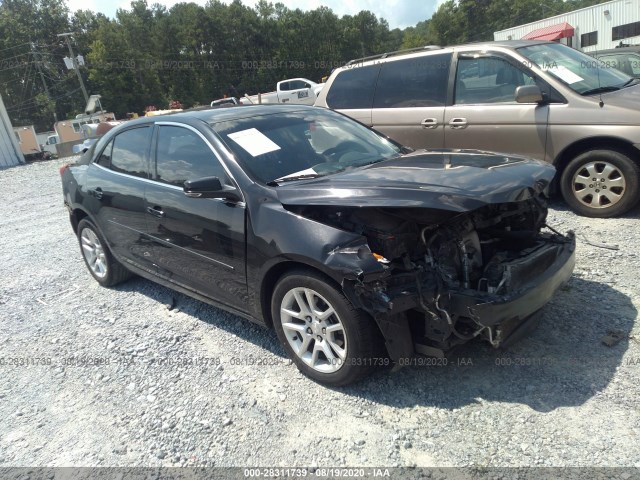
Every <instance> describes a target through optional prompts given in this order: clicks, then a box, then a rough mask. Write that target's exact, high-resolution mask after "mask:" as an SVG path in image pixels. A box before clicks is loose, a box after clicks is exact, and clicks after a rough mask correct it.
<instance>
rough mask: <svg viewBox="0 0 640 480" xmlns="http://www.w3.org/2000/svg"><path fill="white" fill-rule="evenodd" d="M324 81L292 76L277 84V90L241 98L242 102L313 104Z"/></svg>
mask: <svg viewBox="0 0 640 480" xmlns="http://www.w3.org/2000/svg"><path fill="white" fill-rule="evenodd" d="M322 87H324V84H323V83H316V82H313V81H311V80H309V79H306V78H290V79H287V80H282V81H281V82H278V84H277V85H276V91H275V92H269V93H261V94H258V95H252V96H249V95H245V96H244V97H242V98H240V103H242V104H245V105H246V104H251V103H299V104H303V105H313V103H314V102H315V101H316V97H317V96H318V93H320V90H322Z"/></svg>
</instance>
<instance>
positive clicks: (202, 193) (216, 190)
mask: <svg viewBox="0 0 640 480" xmlns="http://www.w3.org/2000/svg"><path fill="white" fill-rule="evenodd" d="M183 190H184V194H185V195H186V196H187V197H192V198H224V199H226V200H230V201H233V202H237V201H239V200H242V197H241V196H240V194H239V193H238V190H237V189H235V188H234V187H229V186H228V185H222V182H220V179H219V178H218V177H203V178H196V179H194V180H187V181H186V182H184V187H183Z"/></svg>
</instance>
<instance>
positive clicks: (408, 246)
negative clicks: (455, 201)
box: [290, 197, 575, 357]
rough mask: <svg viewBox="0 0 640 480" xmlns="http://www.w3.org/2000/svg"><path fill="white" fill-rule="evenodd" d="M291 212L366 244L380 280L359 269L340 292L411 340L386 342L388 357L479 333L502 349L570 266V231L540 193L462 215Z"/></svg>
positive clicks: (441, 347) (434, 349) (442, 346)
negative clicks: (556, 226)
mask: <svg viewBox="0 0 640 480" xmlns="http://www.w3.org/2000/svg"><path fill="white" fill-rule="evenodd" d="M290 209H291V210H294V211H295V212H296V213H298V214H300V215H302V216H304V217H307V218H310V219H313V220H315V221H318V222H321V223H324V224H328V225H331V226H333V227H336V228H340V229H342V230H347V231H350V232H353V233H357V234H361V235H362V236H364V237H365V238H366V240H367V244H368V247H369V249H370V252H371V254H372V255H373V256H374V257H375V258H376V259H377V261H378V262H379V264H380V265H382V267H383V269H384V274H383V275H381V276H379V277H378V278H377V279H375V280H373V281H367V280H366V275H365V273H366V272H362V274H360V275H359V276H357V277H356V278H355V279H353V280H352V279H346V278H345V280H344V281H343V284H342V287H343V290H344V292H345V295H347V297H348V298H349V299H350V301H351V302H352V303H353V304H354V305H356V306H357V307H360V308H362V309H364V310H365V311H367V312H369V313H370V314H371V315H372V316H373V317H374V318H375V319H376V321H377V322H378V325H379V326H380V328H381V330H382V331H383V333H384V334H385V335H384V336H385V338H387V339H390V338H391V339H394V338H398V339H400V338H405V339H406V338H407V337H409V338H410V339H411V340H410V342H411V345H409V344H408V343H407V341H406V340H405V341H404V344H400V343H402V341H401V340H397V341H396V340H392V341H391V342H390V341H389V340H388V341H387V342H388V344H387V347H388V350H389V353H390V355H391V356H392V357H394V356H402V355H406V354H409V353H410V352H412V353H423V354H428V355H436V356H439V355H442V354H443V353H444V352H445V351H446V350H449V349H450V348H451V347H453V346H455V345H458V344H461V343H464V342H466V341H468V340H470V339H472V338H475V337H478V336H481V337H482V338H484V339H486V340H488V341H489V342H490V343H491V344H492V345H494V346H496V347H497V346H500V345H502V344H504V343H505V340H506V339H507V338H509V337H511V336H515V335H512V334H514V333H515V332H516V330H519V329H520V327H522V326H523V325H524V324H525V323H527V321H528V320H533V317H535V316H536V315H535V314H536V313H537V312H538V310H540V308H542V306H543V305H544V304H545V303H546V302H547V301H548V299H549V298H550V295H551V294H552V293H553V292H552V291H555V290H556V289H557V288H559V287H560V286H561V285H562V283H564V282H566V281H567V280H568V278H569V277H570V275H571V272H572V270H573V264H574V263H573V255H574V250H575V239H574V236H573V233H572V232H569V233H568V234H567V235H562V234H560V233H558V232H556V231H555V230H553V229H551V228H549V227H547V226H546V217H547V207H546V205H545V202H544V200H543V199H541V198H540V197H533V198H530V199H528V200H524V201H520V202H512V203H503V204H493V205H488V206H485V207H482V208H480V209H477V210H474V211H472V212H464V213H455V212H451V211H444V210H435V209H424V208H384V207H375V208H374V207H366V208H362V207H359V208H358V207H356V208H353V207H333V206H331V207H330V206H300V207H292V208H290ZM569 257H570V260H568V259H569ZM559 270H562V271H561V272H559ZM550 277H553V280H552V281H551V282H550V281H549V279H550ZM550 290H552V291H550ZM385 329H391V330H392V331H385ZM388 333H393V334H392V335H389V334H388ZM402 333H405V335H401V334H402ZM399 334H400V335H399ZM393 342H396V345H391V344H389V343H393ZM394 352H395V355H394Z"/></svg>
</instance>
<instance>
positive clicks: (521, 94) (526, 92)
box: [516, 85, 544, 103]
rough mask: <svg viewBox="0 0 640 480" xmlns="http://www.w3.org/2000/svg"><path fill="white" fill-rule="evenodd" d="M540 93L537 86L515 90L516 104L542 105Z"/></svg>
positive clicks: (524, 86)
mask: <svg viewBox="0 0 640 480" xmlns="http://www.w3.org/2000/svg"><path fill="white" fill-rule="evenodd" d="M543 101H544V99H543V98H542V91H541V90H540V87H538V86H537V85H523V86H522V87H518V88H516V102H518V103H542V102H543Z"/></svg>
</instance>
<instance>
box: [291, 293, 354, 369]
mask: <svg viewBox="0 0 640 480" xmlns="http://www.w3.org/2000/svg"><path fill="white" fill-rule="evenodd" d="M280 318H281V321H282V329H283V331H284V334H285V336H286V339H287V342H288V343H289V346H290V347H291V348H292V350H293V351H294V353H295V354H296V355H297V356H298V357H299V358H300V359H301V360H302V361H303V362H304V363H305V364H307V365H308V366H309V367H311V368H312V369H314V370H316V371H318V372H321V373H334V372H336V371H338V370H339V369H340V368H341V367H342V365H343V363H344V361H345V359H346V358H347V336H346V334H345V329H344V325H343V324H342V321H341V320H340V317H339V316H338V314H337V312H336V310H335V309H334V308H333V306H332V305H331V304H330V303H329V302H328V301H327V300H326V299H325V298H324V297H322V295H320V294H319V293H318V292H316V291H315V290H313V289H311V288H304V287H298V288H293V289H291V290H289V291H288V292H287V293H286V294H285V296H284V297H283V299H282V302H281V306H280Z"/></svg>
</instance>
